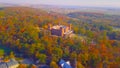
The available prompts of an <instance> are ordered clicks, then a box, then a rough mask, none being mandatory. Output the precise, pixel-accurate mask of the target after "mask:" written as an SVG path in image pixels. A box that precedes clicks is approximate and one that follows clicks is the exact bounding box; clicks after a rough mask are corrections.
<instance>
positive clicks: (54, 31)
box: [48, 24, 73, 37]
mask: <svg viewBox="0 0 120 68" xmlns="http://www.w3.org/2000/svg"><path fill="white" fill-rule="evenodd" d="M48 29H49V30H50V31H51V35H56V36H61V37H66V36H67V37H70V35H71V34H72V33H73V31H72V30H71V24H69V26H64V25H55V26H52V25H51V24H49V26H48Z"/></svg>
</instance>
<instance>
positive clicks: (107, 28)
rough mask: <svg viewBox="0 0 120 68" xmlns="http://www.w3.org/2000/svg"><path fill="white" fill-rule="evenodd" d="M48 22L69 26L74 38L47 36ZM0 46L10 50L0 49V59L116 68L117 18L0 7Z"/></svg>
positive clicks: (119, 56)
mask: <svg viewBox="0 0 120 68" xmlns="http://www.w3.org/2000/svg"><path fill="white" fill-rule="evenodd" d="M50 23H51V24H63V25H68V24H72V29H73V31H74V34H76V35H77V37H72V38H62V37H56V36H51V34H50V32H49V31H48V30H47V28H48V24H50ZM79 37H85V38H83V39H80V38H79ZM0 46H3V47H7V48H9V49H10V50H11V51H12V52H11V53H9V52H5V51H4V50H3V49H1V48H0V56H4V57H5V58H6V57H8V56H9V55H10V56H12V55H13V54H14V55H15V57H16V58H26V57H27V58H33V59H34V60H35V61H36V60H39V61H40V62H39V64H46V63H47V64H48V65H49V66H50V67H51V68H58V67H59V65H58V61H59V59H61V58H63V59H65V60H69V61H71V64H72V66H73V67H75V62H76V63H77V64H76V66H77V68H119V67H120V16H115V15H112V16H110V15H104V14H99V13H84V12H80V13H79V12H76V13H70V14H67V15H63V14H58V13H55V12H47V11H43V10H41V9H34V8H28V7H6V8H0ZM48 61H50V62H48ZM22 66H23V65H21V66H20V68H22ZM26 68H27V67H26Z"/></svg>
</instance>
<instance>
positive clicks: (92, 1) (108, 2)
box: [0, 0, 120, 7]
mask: <svg viewBox="0 0 120 68" xmlns="http://www.w3.org/2000/svg"><path fill="white" fill-rule="evenodd" d="M0 3H12V4H48V5H71V6H95V7H120V0H0Z"/></svg>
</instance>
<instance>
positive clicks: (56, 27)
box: [52, 25, 66, 29]
mask: <svg viewBox="0 0 120 68" xmlns="http://www.w3.org/2000/svg"><path fill="white" fill-rule="evenodd" d="M61 27H62V28H66V26H64V25H56V26H53V27H52V28H53V29H60V28H61Z"/></svg>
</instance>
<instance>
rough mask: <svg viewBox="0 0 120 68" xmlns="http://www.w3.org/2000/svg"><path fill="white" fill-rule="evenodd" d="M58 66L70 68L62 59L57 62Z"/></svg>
mask: <svg viewBox="0 0 120 68" xmlns="http://www.w3.org/2000/svg"><path fill="white" fill-rule="evenodd" d="M59 64H60V65H62V68H72V67H71V66H70V64H67V63H66V62H65V61H64V60H63V59H61V60H60V62H59Z"/></svg>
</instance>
